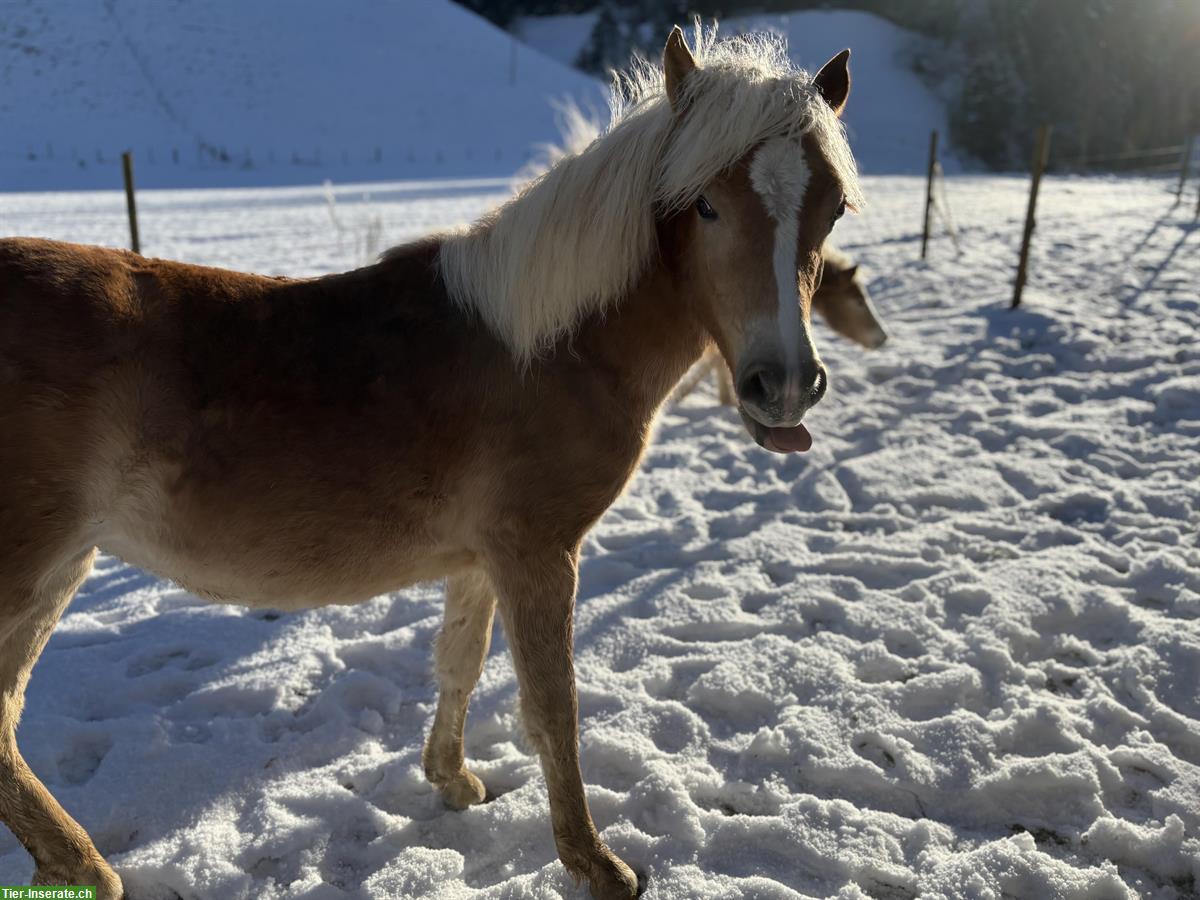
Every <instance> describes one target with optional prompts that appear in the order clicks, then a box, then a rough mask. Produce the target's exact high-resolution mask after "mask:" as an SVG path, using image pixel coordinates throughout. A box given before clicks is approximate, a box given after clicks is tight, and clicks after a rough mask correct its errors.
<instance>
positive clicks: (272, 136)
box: [0, 0, 601, 190]
mask: <svg viewBox="0 0 1200 900" xmlns="http://www.w3.org/2000/svg"><path fill="white" fill-rule="evenodd" d="M568 94H569V95H572V96H575V97H579V98H581V99H584V100H587V99H589V98H590V99H591V101H592V102H600V101H601V95H600V94H599V93H598V92H597V88H596V84H595V82H593V81H592V80H591V79H589V78H587V77H585V76H584V75H582V74H580V73H579V72H577V71H575V70H573V69H569V68H567V67H566V66H563V65H561V64H559V63H557V62H555V61H553V60H550V59H547V58H545V57H543V56H542V55H541V54H539V53H537V52H536V51H534V50H531V49H530V48H529V47H528V46H526V45H523V44H520V43H519V42H516V41H514V40H513V39H512V38H511V36H509V35H508V34H506V33H505V32H503V31H500V30H499V29H497V28H495V27H494V26H492V25H491V24H490V23H488V22H486V21H485V20H483V19H481V18H479V17H477V16H475V15H473V14H471V13H469V12H467V11H465V10H464V9H462V8H461V7H459V6H457V5H456V4H454V3H452V2H450V0H399V2H396V0H345V2H340V3H331V2H327V0H254V2H244V0H205V2H203V3H197V2H191V0H0V123H3V124H2V127H0V190H28V189H46V188H62V187H87V188H90V187H113V186H116V185H119V184H120V167H119V155H120V152H121V151H122V150H125V149H132V150H133V151H134V153H135V159H136V166H137V179H138V182H139V184H140V185H142V186H147V187H157V186H189V185H218V184H228V185H236V184H246V185H255V184H287V183H296V184H298V183H308V184H314V183H316V184H319V183H320V182H321V181H323V180H324V179H326V178H329V179H332V180H334V181H336V182H344V181H351V180H359V181H361V180H382V179H388V178H396V177H402V176H403V177H409V176H413V175H440V176H445V175H463V174H486V175H507V174H511V173H512V172H514V171H516V170H517V169H519V168H520V167H521V166H522V165H523V164H524V162H525V160H526V155H527V153H528V151H529V148H530V147H531V146H532V145H534V144H537V143H539V142H542V141H546V140H550V139H552V138H553V137H554V136H555V135H556V128H555V116H554V110H553V108H552V107H551V105H550V103H549V101H550V100H552V99H554V98H559V97H562V96H564V95H568Z"/></svg>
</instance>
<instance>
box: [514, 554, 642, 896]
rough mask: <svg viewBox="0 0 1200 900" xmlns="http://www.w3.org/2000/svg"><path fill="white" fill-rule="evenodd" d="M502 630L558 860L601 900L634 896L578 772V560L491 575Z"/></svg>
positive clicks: (564, 558) (524, 564) (522, 564)
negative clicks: (542, 777)
mask: <svg viewBox="0 0 1200 900" xmlns="http://www.w3.org/2000/svg"><path fill="white" fill-rule="evenodd" d="M493 581H494V582H495V584H496V588H497V591H498V593H499V599H500V616H501V620H502V621H503V622H504V633H505V636H506V637H507V638H508V644H509V647H510V649H511V650H512V657H513V665H514V667H515V669H516V672H517V680H518V682H519V683H520V687H521V711H522V714H523V716H524V720H525V727H526V730H527V731H528V733H529V737H530V740H531V741H532V743H533V745H534V747H535V748H536V750H537V751H538V754H539V756H540V757H541V761H542V771H543V772H544V773H545V775H546V786H547V788H548V789H549V792H550V820H551V824H552V825H553V828H554V842H555V845H556V847H557V849H558V857H559V859H561V860H562V863H563V865H564V866H566V868H567V871H568V872H570V873H571V874H572V875H573V876H574V877H575V878H577V879H579V878H585V879H587V881H588V884H589V886H590V887H591V891H592V896H593V897H596V898H599V900H629V898H631V897H636V896H637V887H638V885H637V878H636V877H635V876H634V874H633V871H632V870H631V869H630V868H629V866H627V865H625V863H623V862H622V861H621V860H620V859H619V858H617V856H616V855H615V854H614V853H613V852H612V851H611V850H609V849H608V847H607V846H605V844H604V842H603V841H602V840H600V835H599V834H598V833H597V832H596V826H595V825H593V824H592V816H591V813H590V812H589V811H588V805H587V798H586V797H585V796H584V790H583V775H582V774H581V773H580V770H579V707H578V699H577V697H576V694H575V665H574V662H573V660H572V655H571V648H572V639H573V631H574V628H573V625H574V623H573V614H574V607H575V584H576V560H575V556H574V554H573V553H563V554H561V555H560V556H557V557H556V558H554V559H551V560H543V561H537V560H534V559H530V558H521V559H518V558H516V557H515V556H514V557H512V558H509V559H507V560H505V561H504V562H502V563H499V564H497V565H496V566H495V567H494V571H493Z"/></svg>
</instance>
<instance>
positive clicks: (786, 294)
mask: <svg viewBox="0 0 1200 900" xmlns="http://www.w3.org/2000/svg"><path fill="white" fill-rule="evenodd" d="M750 183H751V184H752V185H753V186H754V190H755V191H756V192H757V193H758V195H759V196H760V197H761V198H762V201H763V205H764V206H766V208H767V213H768V214H769V215H770V216H771V218H772V219H773V220H774V222H775V251H774V254H773V257H772V260H773V266H774V271H775V290H776V294H777V298H776V300H777V303H778V304H779V306H778V311H777V313H776V324H777V327H778V329H779V340H780V342H781V343H782V344H783V353H784V359H785V361H786V364H787V390H788V392H789V393H792V392H799V391H800V389H801V388H800V367H801V350H802V349H803V351H804V353H805V355H806V356H807V360H805V361H811V360H812V359H813V358H814V357H815V356H816V349H815V348H814V347H813V344H812V338H811V336H810V335H809V334H808V333H807V331H806V330H805V328H804V323H803V320H802V319H801V316H800V290H799V286H798V284H797V280H798V277H797V275H798V273H797V270H796V251H797V242H798V240H799V228H800V223H799V216H800V204H801V203H802V202H803V201H804V191H805V189H807V187H808V165H807V164H806V163H805V161H804V150H803V149H802V148H801V146H800V142H799V141H797V140H794V139H791V138H786V137H779V138H773V139H771V140H769V141H767V142H766V143H765V144H763V146H762V147H761V148H760V149H759V151H758V152H757V153H755V154H754V160H753V161H752V162H751V164H750Z"/></svg>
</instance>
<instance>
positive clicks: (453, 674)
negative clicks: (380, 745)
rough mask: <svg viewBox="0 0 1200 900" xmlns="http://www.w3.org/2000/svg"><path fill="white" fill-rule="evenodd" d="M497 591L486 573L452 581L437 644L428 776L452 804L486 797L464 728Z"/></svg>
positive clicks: (427, 750)
mask: <svg viewBox="0 0 1200 900" xmlns="http://www.w3.org/2000/svg"><path fill="white" fill-rule="evenodd" d="M495 609H496V595H495V592H494V591H493V590H492V586H491V583H490V582H489V581H488V580H487V576H486V575H484V574H483V573H482V572H470V573H464V574H461V575H454V576H452V577H451V578H450V580H449V582H448V583H447V585H446V615H445V621H444V622H443V624H442V631H441V634H439V635H438V642H437V650H436V651H435V652H436V657H437V675H438V687H439V689H440V694H439V696H438V707H437V714H436V715H435V716H434V720H433V729H432V730H431V731H430V732H429V741H428V743H426V745H425V753H424V757H423V759H424V763H425V775H426V777H428V778H429V780H430V781H432V782H433V783H434V784H435V785H437V786H438V787H439V788H441V791H442V798H443V799H444V800H445V802H446V805H447V806H449V807H452V808H453V809H466V808H467V807H468V806H470V805H471V804H473V803H480V802H482V801H483V799H484V796H485V790H484V787H483V782H482V781H480V780H479V779H478V778H477V777H476V776H475V775H473V774H471V772H469V771H468V770H467V767H466V764H465V758H464V754H463V727H464V726H465V724H466V720H467V704H468V703H469V702H470V700H471V691H473V690H474V689H475V683H476V682H477V681H478V680H479V675H480V673H481V672H483V662H484V660H485V659H486V658H487V652H488V646H489V645H490V644H491V641H492V615H493V614H494V612H495Z"/></svg>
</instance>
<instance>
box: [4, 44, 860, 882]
mask: <svg viewBox="0 0 1200 900" xmlns="http://www.w3.org/2000/svg"><path fill="white" fill-rule="evenodd" d="M848 57H849V51H844V52H842V53H840V54H838V55H837V56H835V57H834V58H833V59H831V60H830V61H829V62H828V63H827V64H826V65H825V66H824V67H823V68H822V69H821V70H820V71H819V72H818V73H817V75H816V76H815V77H812V76H810V75H808V74H807V73H806V72H804V71H802V70H799V69H796V68H794V67H793V66H792V64H791V63H790V61H789V60H788V57H787V54H786V51H785V48H784V47H783V45H782V43H781V42H779V41H778V40H776V39H772V38H769V37H765V36H740V37H736V38H733V39H730V40H724V41H718V40H717V39H716V35H715V30H713V31H703V30H701V29H700V28H699V27H697V29H696V38H695V41H694V46H693V47H692V48H689V47H688V44H687V42H686V40H685V39H684V36H683V33H682V32H681V31H679V30H678V29H676V30H675V31H673V32H672V34H671V36H670V38H669V39H668V41H667V45H666V49H665V51H664V56H663V66H662V68H659V67H657V66H654V65H651V64H649V63H644V62H640V63H637V64H635V66H634V67H633V69H632V70H631V71H629V72H627V73H625V74H624V75H622V76H620V77H619V78H618V81H617V84H616V89H615V92H614V108H613V117H612V123H611V125H610V126H609V128H608V129H607V130H606V131H605V133H604V134H603V135H601V136H600V137H598V138H597V139H596V140H595V141H593V142H592V143H591V144H590V145H589V146H588V147H587V148H585V149H584V150H582V151H581V152H579V153H576V154H571V155H568V156H565V157H564V158H563V159H561V160H559V161H558V162H557V163H556V164H555V165H554V166H553V167H552V168H551V169H550V170H549V171H548V172H546V173H545V174H544V175H543V176H542V177H541V178H538V179H537V180H536V181H534V182H532V183H531V184H529V185H528V186H527V187H526V188H525V189H524V190H523V191H522V192H521V193H520V194H519V195H517V196H516V197H514V198H513V199H512V200H510V201H509V202H508V203H507V204H505V205H504V206H502V207H501V208H499V209H498V210H496V211H495V212H493V213H492V214H490V215H488V216H486V217H485V218H483V219H482V220H480V221H479V222H477V223H476V224H475V225H473V226H471V227H470V228H468V229H465V230H462V231H460V232H457V233H452V234H443V235H434V236H431V237H429V238H426V239H424V240H419V241H416V242H415V243H412V244H408V245H406V246H402V247H398V248H396V249H394V250H392V251H390V252H389V253H388V254H387V255H386V256H385V257H384V258H383V259H382V260H381V261H379V262H378V263H376V264H374V265H370V266H367V267H365V268H361V269H357V270H355V271H351V272H346V273H343V274H339V275H332V276H328V277H324V278H315V279H289V278H267V277H262V276H257V275H249V274H242V273H237V272H230V271H225V270H220V269H213V268H206V267H201V266H196V265H188V264H184V263H177V262H169V261H165V260H156V259H146V258H143V257H141V256H138V255H135V254H132V253H129V252H125V251H118V250H108V249H101V248H97V247H83V246H79V245H73V244H63V243H58V242H52V241H45V240H37V239H19V238H14V239H6V240H0V820H3V821H4V822H5V823H6V824H7V825H8V827H9V828H11V829H12V831H13V832H14V834H15V835H16V836H17V838H18V839H19V840H20V841H21V843H22V844H23V845H24V846H25V847H26V849H27V850H28V851H29V853H30V854H31V855H32V857H33V859H34V862H35V865H36V869H35V873H34V881H35V882H36V883H41V884H87V885H96V886H97V887H98V890H99V897H100V898H101V900H117V898H120V897H121V896H122V883H121V879H120V877H119V876H118V874H117V873H116V872H115V871H114V870H113V869H112V868H111V866H110V865H109V864H108V863H107V862H106V861H105V860H104V858H103V857H102V856H101V854H100V853H99V852H98V851H97V849H96V847H95V845H94V844H93V843H92V840H91V839H90V838H89V836H88V834H87V832H86V831H85V830H84V829H83V828H82V827H81V826H80V825H79V824H78V823H77V822H76V821H75V820H74V819H72V818H71V816H70V815H68V814H67V812H66V811H65V810H64V809H63V808H62V807H61V806H60V805H59V804H58V802H57V801H56V800H55V799H54V798H53V796H51V794H50V792H49V791H47V790H46V788H45V786H44V785H43V784H42V783H41V781H39V779H38V778H37V776H36V775H35V774H34V773H33V771H32V770H31V769H30V768H29V766H28V765H27V764H26V763H25V761H24V759H23V757H22V756H21V753H20V751H19V749H18V746H17V740H16V730H17V721H18V719H19V717H20V714H21V711H22V706H23V702H24V692H25V686H26V684H27V682H28V680H29V677H30V673H31V670H32V668H33V665H34V663H35V662H36V661H37V658H38V656H39V654H40V653H41V651H42V649H43V647H44V646H45V644H46V641H47V639H48V638H49V636H50V633H51V631H52V630H53V628H54V626H55V624H56V623H57V621H58V619H59V617H60V616H61V614H62V613H63V611H64V609H65V608H66V606H67V604H68V603H69V602H70V600H71V597H72V596H73V595H74V593H75V591H76V589H77V588H78V587H79V585H80V584H81V583H82V582H83V581H84V579H85V578H86V577H87V575H88V573H89V572H90V571H91V567H92V562H93V560H94V558H95V555H96V552H97V548H103V549H104V550H105V551H106V552H108V553H112V554H114V555H115V556H117V557H119V558H121V559H122V560H125V561H126V562H128V563H130V564H132V565H136V566H140V567H142V568H144V569H146V570H148V571H151V572H156V573H158V574H160V575H162V576H165V577H167V578H170V579H172V580H174V581H176V582H178V583H179V584H180V585H182V586H183V587H185V588H187V589H188V590H190V591H192V592H194V593H195V594H197V595H199V596H201V597H206V598H209V599H211V600H214V601H217V602H230V603H241V604H245V605H250V606H263V607H268V608H278V609H285V610H286V609H300V608H305V607H314V606H320V605H325V604H331V603H355V602H359V601H362V600H365V599H367V598H370V597H373V596H376V595H378V594H381V593H385V592H388V591H395V590H398V589H400V588H402V587H404V586H406V585H410V584H413V583H415V582H418V581H427V580H432V579H440V578H445V579H447V591H446V609H445V620H444V624H443V627H442V630H441V633H440V635H439V637H438V639H437V645H436V648H435V660H436V671H437V677H438V684H439V698H438V706H437V712H436V714H435V717H434V721H433V726H432V730H431V732H430V735H429V739H428V741H427V743H426V745H425V750H424V757H423V758H424V766H425V773H426V775H427V776H428V778H429V780H430V781H431V782H432V783H433V784H434V785H436V786H437V787H438V789H440V790H441V792H442V794H443V797H444V799H445V801H446V803H447V804H448V805H449V806H451V807H454V808H459V809H461V808H465V807H467V806H469V805H471V804H473V803H481V802H483V801H484V799H485V790H484V786H483V784H482V782H481V781H480V779H479V778H478V777H477V776H476V775H475V774H474V773H472V772H471V771H470V770H469V769H468V768H467V766H466V763H465V760H464V753H463V729H464V723H465V720H466V715H467V706H468V702H469V698H470V695H471V692H472V690H473V689H474V686H475V683H476V680H477V679H478V677H479V674H480V672H481V671H482V668H483V663H484V659H485V657H486V655H487V650H488V645H489V641H490V637H491V630H492V621H493V616H494V614H495V612H497V611H499V614H500V618H501V620H502V622H503V626H504V631H505V634H506V636H507V639H508V644H509V648H510V650H511V653H512V658H513V666H514V669H515V672H516V675H517V679H518V682H519V686H520V696H521V709H522V713H523V719H524V722H525V725H526V728H527V731H528V734H529V738H530V741H531V744H532V746H533V747H534V748H535V749H536V751H537V753H538V755H539V757H540V760H541V764H542V769H543V772H544V774H545V778H546V784H547V788H548V793H549V798H550V811H549V813H550V814H549V824H550V826H551V831H552V833H553V836H554V841H555V844H556V847H557V851H558V856H559V858H560V859H561V860H562V863H563V865H564V866H565V867H566V869H567V871H568V872H570V873H571V875H573V876H574V877H575V878H576V879H582V880H586V881H587V882H588V885H589V886H590V889H591V892H592V895H593V896H594V897H598V898H601V900H629V898H632V897H634V896H636V894H637V892H638V879H637V877H636V876H635V875H634V872H633V870H632V869H631V868H630V867H629V866H628V865H627V864H626V863H625V862H624V861H623V860H621V859H620V858H618V857H617V855H616V854H614V853H613V852H612V851H611V850H610V849H609V848H608V846H607V845H606V844H605V843H604V841H603V840H601V838H600V835H599V833H598V832H597V830H596V827H595V825H594V824H593V822H592V818H591V814H590V812H589V810H588V804H587V798H586V795H585V791H584V783H583V777H582V774H581V772H580V766H579V733H578V728H579V726H578V703H577V697H576V688H575V672H574V664H573V657H572V652H573V651H572V641H573V637H572V634H573V632H572V623H573V611H574V603H575V595H576V582H577V578H578V564H579V554H580V546H581V543H582V540H583V537H584V535H585V534H586V532H587V531H588V529H589V528H590V527H591V526H592V525H593V524H594V523H595V522H596V520H597V519H598V518H599V517H600V516H601V515H602V514H603V513H604V511H605V510H606V509H607V508H608V506H609V505H610V504H611V503H612V502H613V501H614V500H615V499H616V497H617V496H618V495H619V494H620V493H621V491H622V490H623V489H624V487H625V485H626V483H627V482H628V480H629V478H630V477H631V475H632V474H633V472H634V470H635V469H636V466H637V464H638V460H639V458H640V457H641V455H642V452H643V450H644V448H645V445H646V441H647V437H648V435H649V434H650V433H651V431H652V428H651V426H652V422H653V419H654V417H655V415H656V414H657V411H658V409H659V407H660V405H661V404H662V402H663V401H664V399H665V398H666V397H667V396H668V394H669V392H670V390H671V388H672V387H673V386H674V385H675V384H676V382H678V380H679V379H680V377H681V376H682V375H683V374H684V373H685V372H686V371H687V370H688V369H689V368H690V367H691V366H692V365H693V364H694V363H695V362H696V360H697V359H698V358H699V357H700V356H701V354H702V353H703V352H704V351H705V349H706V348H707V347H708V346H709V345H710V344H715V345H716V347H717V348H718V350H719V352H720V354H721V356H722V358H723V359H724V360H725V362H726V364H727V365H728V366H729V367H730V369H731V370H732V371H733V372H734V373H735V385H736V391H737V396H738V401H739V410H740V412H741V415H742V420H743V422H744V424H745V426H746V429H747V432H748V433H749V435H750V437H751V438H752V439H753V440H755V441H756V442H757V443H759V444H760V445H762V446H763V447H765V448H767V449H769V450H772V451H774V452H779V453H787V452H798V451H804V450H807V449H808V448H809V446H810V445H811V443H812V436H811V434H810V433H809V432H808V430H807V428H806V427H805V425H804V423H803V419H804V416H805V413H806V412H807V411H808V410H809V409H810V408H811V407H812V406H813V405H814V404H816V403H817V402H818V401H820V399H821V398H822V396H823V395H824V394H825V390H826V386H827V384H828V379H827V375H826V372H825V367H824V365H823V364H822V363H821V360H820V356H819V355H818V353H817V349H816V345H815V343H814V342H813V339H812V334H811V330H810V324H809V308H810V304H811V301H812V297H813V293H814V290H815V288H816V283H817V278H818V273H819V271H820V266H821V247H822V245H823V244H824V242H825V239H826V237H827V236H828V235H829V233H830V231H831V229H832V228H833V225H834V223H835V222H836V220H837V219H838V218H839V217H840V216H841V215H842V214H843V213H844V212H845V210H846V209H847V208H855V207H857V206H858V205H859V204H860V203H861V193H860V189H859V183H858V178H857V173H856V169H855V165H854V160H853V157H852V156H851V154H850V150H849V146H848V144H847V142H846V138H845V135H844V133H843V129H842V127H841V124H840V122H839V120H838V116H839V115H840V113H841V111H842V108H843V106H844V105H845V103H846V97H847V95H848V93H849V90H850V75H849V70H848V67H847V60H848ZM397 602H403V600H402V599H400V600H398V601H397ZM114 799H115V798H114ZM462 827H464V828H467V827H470V820H469V819H466V818H464V819H463V822H462Z"/></svg>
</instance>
